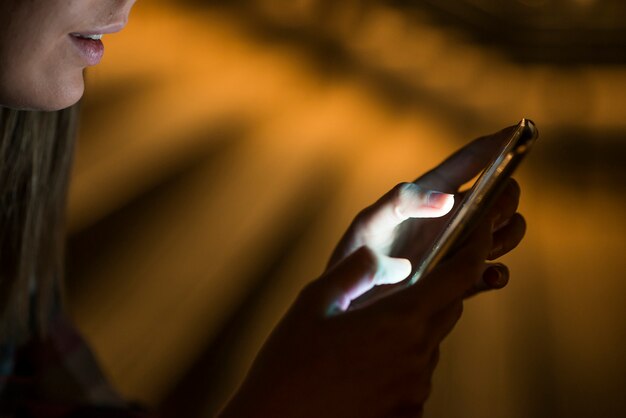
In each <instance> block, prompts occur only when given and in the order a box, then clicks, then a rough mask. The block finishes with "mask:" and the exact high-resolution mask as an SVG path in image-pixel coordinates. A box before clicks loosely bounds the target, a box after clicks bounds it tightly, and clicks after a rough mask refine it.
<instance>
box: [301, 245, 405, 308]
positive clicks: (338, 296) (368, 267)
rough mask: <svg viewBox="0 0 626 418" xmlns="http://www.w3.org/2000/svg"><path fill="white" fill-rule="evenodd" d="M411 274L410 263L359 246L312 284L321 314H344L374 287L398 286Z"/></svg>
mask: <svg viewBox="0 0 626 418" xmlns="http://www.w3.org/2000/svg"><path fill="white" fill-rule="evenodd" d="M410 273H411V262H410V261H409V260H407V259H404V258H392V257H387V256H384V255H380V254H377V253H375V252H374V251H372V250H371V249H370V248H368V247H361V248H359V249H358V250H356V251H355V252H353V253H352V254H350V255H349V256H348V257H346V258H345V259H343V260H342V261H341V262H339V263H338V264H336V265H335V266H333V268H331V269H330V270H329V271H327V272H326V273H325V274H324V275H323V276H322V277H321V278H320V279H318V280H317V281H316V282H314V283H312V286H311V287H312V288H313V289H311V290H313V292H314V293H315V294H316V297H315V299H316V300H317V304H318V308H319V311H320V312H321V313H322V314H323V315H327V316H328V315H333V314H337V313H340V312H344V311H346V310H347V309H348V307H349V306H350V303H351V302H352V301H353V300H355V299H357V298H358V297H359V296H361V295H363V294H364V293H366V292H368V291H369V290H371V289H372V288H373V287H374V286H376V285H381V284H394V283H398V282H400V281H402V280H404V279H406V278H407V277H408V275H409V274H410Z"/></svg>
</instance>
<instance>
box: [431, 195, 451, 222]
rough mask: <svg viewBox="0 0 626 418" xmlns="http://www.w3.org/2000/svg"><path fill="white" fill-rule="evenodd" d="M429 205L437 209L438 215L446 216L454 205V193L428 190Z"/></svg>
mask: <svg viewBox="0 0 626 418" xmlns="http://www.w3.org/2000/svg"><path fill="white" fill-rule="evenodd" d="M427 205H428V207H429V208H433V209H435V210H436V211H435V213H436V216H444V215H446V214H447V213H448V212H450V210H451V209H452V207H453V206H454V195H453V194H449V193H441V192H435V191H431V192H428V198H427Z"/></svg>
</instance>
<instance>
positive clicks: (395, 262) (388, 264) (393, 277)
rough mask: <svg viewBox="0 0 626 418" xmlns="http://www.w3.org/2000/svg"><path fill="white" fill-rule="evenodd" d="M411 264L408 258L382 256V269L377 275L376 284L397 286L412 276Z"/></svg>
mask: <svg viewBox="0 0 626 418" xmlns="http://www.w3.org/2000/svg"><path fill="white" fill-rule="evenodd" d="M411 270H412V266H411V262H410V261H409V260H407V259H406V258H392V257H387V256H381V260H380V269H379V271H378V272H377V273H376V284H377V285H381V284H396V283H400V282H401V281H402V280H404V279H406V278H407V277H408V276H409V274H411Z"/></svg>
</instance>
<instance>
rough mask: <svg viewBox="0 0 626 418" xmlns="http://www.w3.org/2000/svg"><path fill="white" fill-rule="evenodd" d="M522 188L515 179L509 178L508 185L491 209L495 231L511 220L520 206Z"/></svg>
mask: <svg viewBox="0 0 626 418" xmlns="http://www.w3.org/2000/svg"><path fill="white" fill-rule="evenodd" d="M520 194H521V189H520V186H519V184H518V183H517V181H515V180H514V179H509V180H507V183H506V186H505V188H504V190H503V191H502V193H500V195H499V196H498V198H497V200H496V201H495V202H494V204H493V206H492V207H491V208H490V210H489V218H490V219H491V222H492V225H493V231H496V230H497V229H499V228H501V227H502V226H503V225H505V224H506V223H508V222H509V219H510V218H511V217H512V216H513V215H514V214H515V212H516V211H517V208H518V206H519V201H520Z"/></svg>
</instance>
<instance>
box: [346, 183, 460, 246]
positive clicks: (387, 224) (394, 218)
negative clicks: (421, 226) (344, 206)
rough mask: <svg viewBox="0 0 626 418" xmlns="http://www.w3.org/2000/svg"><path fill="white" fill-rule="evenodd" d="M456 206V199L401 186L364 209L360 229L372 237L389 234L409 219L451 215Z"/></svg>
mask: <svg viewBox="0 0 626 418" xmlns="http://www.w3.org/2000/svg"><path fill="white" fill-rule="evenodd" d="M453 205H454V196H453V195H451V194H447V193H440V192H437V191H433V190H427V189H424V188H423V187H419V186H418V185H416V184H415V183H400V184H398V185H397V186H396V187H394V188H393V189H391V191H389V192H388V193H386V194H385V195H384V196H383V197H381V198H380V199H379V200H378V201H377V202H376V203H374V204H373V205H372V206H370V207H369V208H367V209H366V210H364V211H363V212H362V213H361V215H360V218H359V219H358V222H359V227H360V228H361V229H362V230H363V231H364V233H365V234H368V235H376V234H380V233H383V232H388V231H390V230H392V229H393V228H395V227H396V226H398V225H399V224H401V223H402V222H404V221H406V220H407V219H409V218H434V217H440V216H443V215H445V214H447V213H448V212H449V211H450V209H452V206H453Z"/></svg>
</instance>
